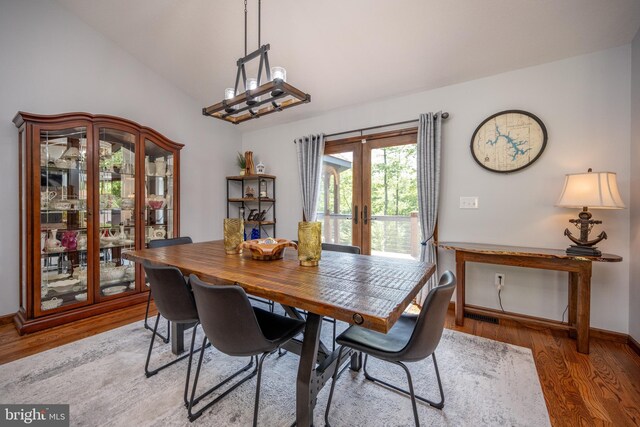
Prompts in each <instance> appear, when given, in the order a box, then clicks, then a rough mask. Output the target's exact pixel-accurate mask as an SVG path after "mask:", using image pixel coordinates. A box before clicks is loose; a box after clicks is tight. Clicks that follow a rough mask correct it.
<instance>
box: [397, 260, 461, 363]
mask: <svg viewBox="0 0 640 427" xmlns="http://www.w3.org/2000/svg"><path fill="white" fill-rule="evenodd" d="M455 288H456V277H455V276H454V275H453V273H452V272H451V271H446V272H445V273H444V274H443V275H442V276H441V277H440V281H439V283H438V286H436V287H435V288H433V289H431V291H429V294H428V295H427V298H426V299H425V301H424V304H423V305H422V310H420V314H419V315H418V320H417V321H416V326H415V329H414V330H413V334H412V335H411V338H410V339H409V342H408V343H407V345H406V347H405V348H404V349H403V350H402V355H401V359H402V360H406V361H412V360H422V359H424V358H426V357H429V356H430V355H431V354H432V353H433V352H434V351H435V349H436V347H438V343H440V338H441V337H442V330H443V329H444V321H445V318H446V315H447V310H448V309H449V302H450V301H451V295H453V291H454V289H455Z"/></svg>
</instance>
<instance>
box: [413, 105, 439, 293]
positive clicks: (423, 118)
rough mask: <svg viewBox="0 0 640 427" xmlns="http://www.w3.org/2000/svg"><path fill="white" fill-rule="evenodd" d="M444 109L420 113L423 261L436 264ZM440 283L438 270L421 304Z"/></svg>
mask: <svg viewBox="0 0 640 427" xmlns="http://www.w3.org/2000/svg"><path fill="white" fill-rule="evenodd" d="M441 137H442V112H439V113H435V114H434V113H427V114H420V120H419V124H418V215H419V218H420V228H421V231H422V246H421V251H420V260H421V261H426V262H431V263H434V264H435V263H436V248H435V247H434V245H433V235H434V233H435V230H436V223H437V220H438V202H439V196H440V146H441ZM437 283H438V271H437V269H436V272H435V273H434V274H433V276H432V277H431V279H429V282H428V283H427V285H426V286H425V287H424V288H423V289H422V290H421V291H420V293H419V294H418V296H417V297H416V301H417V302H418V303H419V304H420V305H422V302H423V301H424V299H425V298H426V297H427V294H428V293H429V291H430V290H431V289H432V288H433V287H434V286H436V284H437Z"/></svg>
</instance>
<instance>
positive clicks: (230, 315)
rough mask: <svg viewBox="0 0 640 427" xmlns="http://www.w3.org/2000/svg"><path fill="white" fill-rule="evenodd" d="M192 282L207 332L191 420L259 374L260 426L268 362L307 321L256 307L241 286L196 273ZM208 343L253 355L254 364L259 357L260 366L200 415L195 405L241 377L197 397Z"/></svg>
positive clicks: (225, 350)
mask: <svg viewBox="0 0 640 427" xmlns="http://www.w3.org/2000/svg"><path fill="white" fill-rule="evenodd" d="M189 280H190V283H191V287H192V289H193V294H194V296H195V300H196V306H197V307H198V313H200V322H201V324H202V329H203V330H204V333H205V337H204V339H203V341H202V347H201V348H202V349H203V350H202V351H201V352H200V358H199V359H198V367H197V368H196V373H195V376H194V380H193V388H192V390H191V398H190V400H189V406H188V410H189V420H191V421H193V420H195V419H197V418H198V417H200V416H201V415H202V413H203V412H204V411H205V410H207V409H208V408H209V407H211V406H212V405H214V404H215V403H217V402H218V401H220V400H221V399H222V398H223V397H225V396H226V395H227V394H228V393H230V392H231V391H233V390H234V389H235V388H236V387H238V386H239V385H240V384H242V383H244V382H245V381H247V380H248V379H250V378H252V377H253V376H255V375H256V373H257V375H258V379H257V385H256V396H255V406H254V411H253V425H254V426H256V425H257V423H258V410H259V408H260V381H261V377H262V364H263V362H264V359H265V357H266V356H267V355H269V354H270V353H272V352H274V351H275V350H276V349H277V348H279V347H280V346H281V345H282V344H284V343H286V342H287V341H289V340H290V339H291V338H293V337H294V336H296V335H297V334H299V333H300V332H301V331H302V329H303V328H304V325H305V322H304V321H302V320H298V319H292V318H290V317H285V316H282V315H279V314H275V313H271V312H269V311H266V310H263V309H261V308H257V307H252V306H251V303H250V302H249V298H248V297H247V294H246V293H245V291H244V289H242V288H241V287H240V286H234V285H216V284H209V283H205V282H203V281H201V280H200V279H198V277H196V276H195V275H193V274H192V275H191V276H190V279H189ZM207 341H209V342H210V343H211V344H212V345H213V346H214V347H215V348H217V349H218V350H219V351H221V352H222V353H225V354H227V355H230V356H239V357H245V356H249V357H251V360H252V361H253V358H254V357H255V359H256V362H257V364H256V368H255V369H254V370H253V371H252V372H251V373H250V374H248V375H246V376H245V377H244V378H242V379H240V380H239V381H238V382H236V383H235V384H234V385H233V386H232V387H230V388H229V389H227V390H226V391H225V392H224V393H222V394H220V395H219V396H218V397H216V398H215V399H214V400H213V401H211V402H209V403H207V404H206V405H205V406H204V407H202V408H201V409H199V410H198V412H196V413H193V412H192V410H193V406H194V405H195V404H196V403H198V402H199V401H200V400H201V399H202V398H203V397H204V396H206V395H208V394H210V393H211V392H213V391H214V390H216V389H218V388H219V387H220V386H222V385H223V384H224V383H226V382H227V381H228V380H230V379H231V378H233V377H234V376H235V375H237V374H239V372H237V373H236V374H234V375H232V376H231V377H229V378H227V379H226V380H225V381H223V382H221V383H219V384H218V385H216V386H214V387H213V388H212V389H210V390H209V391H206V392H204V393H203V394H201V395H200V397H199V398H195V397H194V396H195V394H196V388H197V385H198V377H199V376H200V369H201V368H202V359H203V355H204V348H205V345H206V343H207ZM258 356H260V357H258ZM247 366H250V365H247ZM245 368H247V367H245Z"/></svg>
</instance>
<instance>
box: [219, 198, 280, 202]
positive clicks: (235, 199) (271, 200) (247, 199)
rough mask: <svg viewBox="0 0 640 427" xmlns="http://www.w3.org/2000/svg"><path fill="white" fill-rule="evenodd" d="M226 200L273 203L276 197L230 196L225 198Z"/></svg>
mask: <svg viewBox="0 0 640 427" xmlns="http://www.w3.org/2000/svg"><path fill="white" fill-rule="evenodd" d="M227 201H229V202H233V203H240V202H243V203H275V202H276V199H273V198H271V197H237V198H235V197H232V198H229V199H227Z"/></svg>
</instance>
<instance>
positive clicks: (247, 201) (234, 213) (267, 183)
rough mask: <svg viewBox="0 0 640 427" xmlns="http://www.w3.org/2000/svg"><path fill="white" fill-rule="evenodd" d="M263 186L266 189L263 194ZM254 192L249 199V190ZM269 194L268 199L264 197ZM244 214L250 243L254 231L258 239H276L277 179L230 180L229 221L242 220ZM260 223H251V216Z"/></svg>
mask: <svg viewBox="0 0 640 427" xmlns="http://www.w3.org/2000/svg"><path fill="white" fill-rule="evenodd" d="M261 186H264V188H263V189H262V190H261ZM249 187H251V188H253V189H254V194H253V195H247V189H248V188H249ZM261 191H266V195H265V194H263V195H261V194H260V192H261ZM241 210H243V211H244V224H245V233H246V236H247V240H249V239H251V232H252V230H253V229H257V230H258V237H259V238H263V237H275V235H276V177H275V176H274V175H267V174H254V175H237V176H228V177H227V218H239V217H240V211H241ZM252 212H253V213H254V214H256V213H257V214H258V218H259V219H249V215H251V213H252Z"/></svg>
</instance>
